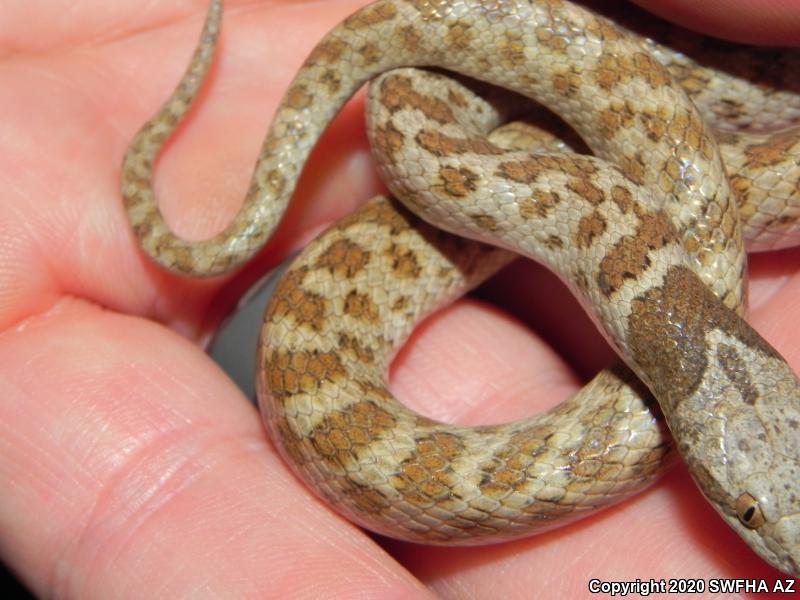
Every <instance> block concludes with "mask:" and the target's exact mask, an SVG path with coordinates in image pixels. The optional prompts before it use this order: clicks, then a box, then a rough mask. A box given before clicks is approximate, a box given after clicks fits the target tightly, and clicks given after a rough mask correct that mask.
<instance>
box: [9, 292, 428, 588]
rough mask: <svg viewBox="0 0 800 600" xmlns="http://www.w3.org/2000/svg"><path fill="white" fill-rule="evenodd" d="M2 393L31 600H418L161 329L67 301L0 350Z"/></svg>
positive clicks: (235, 399) (16, 525) (236, 400)
mask: <svg viewBox="0 0 800 600" xmlns="http://www.w3.org/2000/svg"><path fill="white" fill-rule="evenodd" d="M0 382H2V391H1V392H0V396H1V397H2V398H3V402H2V403H0V439H3V440H4V451H3V453H2V456H0V473H1V474H2V480H3V482H4V486H3V487H4V490H5V491H4V493H3V495H2V498H0V530H2V531H3V535H2V536H0V539H2V551H3V553H4V556H5V557H6V558H7V560H9V562H10V563H11V565H12V566H13V568H14V569H15V570H16V571H17V572H18V573H20V574H21V575H22V576H23V577H24V579H25V581H26V582H27V583H28V584H29V585H30V586H31V588H32V589H33V590H34V592H35V593H37V594H39V595H42V596H53V595H55V596H65V597H82V598H83V597H86V598H92V597H101V598H103V597H117V596H119V595H120V594H125V595H129V596H133V597H144V596H150V595H154V596H158V597H188V596H192V595H194V594H196V593H197V592H198V591H199V589H202V590H204V591H203V592H202V593H204V594H208V595H214V596H229V597H246V596H249V595H253V594H259V595H267V596H270V597H285V596H292V597H295V596H298V595H310V596H313V595H318V594H319V593H321V592H322V590H323V589H324V592H325V593H326V594H331V595H333V596H341V597H346V596H348V595H352V593H353V592H354V591H358V593H361V594H371V595H376V596H379V597H417V596H420V595H424V593H423V591H422V590H421V588H420V586H419V584H418V582H416V581H415V580H414V579H413V578H412V577H411V576H409V574H408V573H407V572H406V571H404V570H403V569H401V568H399V567H398V565H396V564H395V563H394V561H392V560H391V559H390V558H389V557H388V556H387V555H386V554H384V553H383V552H381V551H380V550H379V548H378V547H377V546H376V545H375V544H374V543H372V542H371V541H370V540H369V539H368V538H367V537H366V536H364V535H363V534H362V533H361V532H359V531H358V530H357V529H356V528H354V527H353V526H351V525H349V524H347V523H346V522H345V521H343V520H341V519H339V518H338V517H336V516H335V515H334V514H333V513H332V512H331V511H330V510H329V509H327V508H325V507H324V506H323V505H322V504H321V503H319V502H316V501H315V500H314V499H313V498H312V497H311V496H310V494H309V492H308V491H307V490H306V489H305V488H304V487H302V486H301V485H300V484H299V483H298V482H297V481H296V480H295V479H294V478H293V477H292V476H291V474H290V473H289V472H288V471H287V470H286V469H285V467H284V465H283V464H282V463H281V462H280V461H279V460H278V458H277V456H276V455H275V453H274V452H273V450H272V448H271V447H270V446H269V444H268V442H267V440H266V437H265V435H264V432H263V429H262V427H261V426H260V423H259V419H258V416H257V414H256V413H255V411H254V409H253V407H252V406H251V405H250V404H249V403H248V402H247V401H246V400H245V399H244V398H243V397H242V396H241V394H239V393H238V391H237V390H236V389H235V388H234V387H233V384H232V383H231V382H230V381H229V380H228V379H227V378H226V377H224V376H223V375H222V373H221V372H220V371H219V370H218V369H216V368H215V367H214V366H213V364H212V363H211V362H210V360H209V359H208V358H207V357H206V356H205V355H203V354H202V353H201V352H200V351H198V350H197V349H196V348H195V347H194V346H193V345H191V344H190V343H188V342H187V341H185V340H183V339H182V338H180V337H179V336H177V335H175V334H174V333H172V332H170V331H168V330H167V329H165V328H163V327H161V326H158V325H155V324H152V323H149V322H147V321H144V320H142V319H139V318H135V317H126V316H120V315H116V314H113V313H110V312H107V311H103V310H102V309H100V308H98V307H95V306H91V305H89V304H87V303H86V302H84V301H79V300H69V299H65V300H63V301H62V302H60V303H59V304H58V305H57V306H56V307H54V308H53V309H52V310H51V311H48V312H47V313H45V314H42V315H40V316H37V317H34V318H31V319H29V320H28V321H26V323H25V324H24V326H22V327H19V328H17V329H16V330H14V331H9V332H7V333H6V334H5V335H4V336H2V338H0ZM323 582H324V584H323ZM320 586H323V587H320Z"/></svg>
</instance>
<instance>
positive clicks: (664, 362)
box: [121, 0, 800, 575]
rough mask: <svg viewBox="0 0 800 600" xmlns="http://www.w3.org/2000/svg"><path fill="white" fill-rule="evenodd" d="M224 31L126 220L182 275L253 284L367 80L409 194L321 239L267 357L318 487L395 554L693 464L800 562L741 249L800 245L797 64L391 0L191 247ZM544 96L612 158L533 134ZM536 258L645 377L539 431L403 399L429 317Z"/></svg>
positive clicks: (282, 307)
mask: <svg viewBox="0 0 800 600" xmlns="http://www.w3.org/2000/svg"><path fill="white" fill-rule="evenodd" d="M221 15H222V2H221V1H220V0H212V2H211V3H210V8H209V12H208V15H207V18H206V21H205V24H204V28H203V31H202V33H201V37H200V42H199V44H198V46H197V48H196V50H195V53H194V56H193V58H192V60H191V62H190V65H189V67H188V69H187V71H186V73H185V74H184V76H183V79H182V80H181V82H180V83H179V85H178V87H177V88H176V90H175V91H174V93H173V95H172V96H171V97H170V98H169V100H168V101H167V102H166V104H165V105H164V106H163V107H162V108H161V109H160V110H159V111H158V112H157V113H156V114H155V116H154V117H152V118H151V119H150V120H149V121H148V122H147V123H146V124H145V125H144V126H143V127H142V129H141V130H140V131H139V133H138V134H137V135H136V136H135V137H134V139H133V140H132V142H131V143H130V146H129V148H128V151H127V153H126V155H125V158H124V162H123V165H122V174H121V190H122V196H123V199H124V207H125V211H126V214H127V218H128V220H129V222H130V224H131V228H132V232H133V235H134V236H135V238H136V240H137V241H138V243H139V245H140V246H141V248H142V249H143V251H144V253H145V254H146V255H148V256H149V257H150V258H152V259H153V260H154V261H155V262H156V263H157V264H158V265H160V266H161V267H164V268H166V269H168V270H170V271H172V272H174V273H177V274H180V275H185V276H213V275H219V274H223V273H226V272H229V271H231V270H233V269H235V268H237V267H239V266H240V265H242V264H243V263H245V262H246V261H247V260H249V259H250V258H251V257H252V256H254V255H255V254H256V253H257V252H258V251H259V250H260V249H261V248H262V247H263V246H264V244H265V243H266V241H267V240H268V239H269V238H270V236H271V235H272V233H273V231H274V230H275V228H276V227H277V225H278V223H279V221H280V219H281V216H282V214H283V212H284V211H285V208H286V206H287V204H288V202H289V200H290V199H291V196H292V194H293V191H294V188H295V184H296V182H297V179H298V177H299V175H300V173H301V171H302V169H303V167H304V165H305V162H306V159H307V157H308V154H309V153H310V151H311V149H312V148H313V147H314V145H315V144H316V142H317V140H318V139H319V137H320V136H321V135H322V133H323V132H324V130H325V128H326V127H327V126H328V124H329V123H330V122H331V120H332V119H333V118H334V117H335V115H336V114H337V113H338V111H339V110H340V109H341V107H342V106H343V105H344V103H345V102H346V101H347V100H348V99H349V98H350V97H351V96H352V95H353V94H354V93H355V92H356V91H357V90H358V89H359V88H361V87H362V85H364V84H365V83H367V82H370V90H369V95H368V100H367V119H368V136H369V139H370V142H371V145H372V147H373V154H374V156H375V160H376V164H377V168H378V171H379V173H380V174H381V177H382V179H383V180H384V182H385V183H386V185H387V187H388V188H389V190H390V191H391V193H392V195H393V198H387V197H378V198H375V199H373V200H371V201H369V202H367V203H366V204H365V205H364V206H363V207H362V208H360V209H358V210H356V211H355V212H354V213H352V214H350V215H348V216H346V217H345V218H343V219H342V220H341V221H339V222H338V223H336V224H335V225H334V226H332V227H331V228H330V229H329V230H328V231H326V232H325V233H324V234H323V235H321V236H320V237H319V238H318V239H317V240H315V241H314V242H312V243H311V244H309V245H308V246H307V247H306V248H305V249H304V250H303V252H302V253H301V254H300V256H299V257H298V258H297V259H296V260H295V262H294V263H293V264H292V266H291V267H290V268H289V270H288V271H287V273H286V274H285V276H284V277H283V279H282V280H281V282H280V283H279V284H278V286H277V289H276V291H275V293H274V295H273V298H272V300H271V302H270V305H269V307H268V309H267V311H266V315H265V317H264V324H263V327H262V331H261V337H260V341H259V347H258V353H257V359H256V360H257V382H256V383H257V390H258V398H259V404H260V408H261V412H262V416H263V420H264V423H265V425H266V429H267V430H268V433H269V434H270V437H271V438H272V440H273V442H274V443H275V445H276V447H277V448H278V450H279V452H280V453H281V454H282V456H283V457H284V458H285V459H286V461H287V463H288V465H289V466H290V467H291V469H292V470H293V471H294V473H295V474H296V475H297V476H298V477H299V478H300V479H301V480H302V481H303V482H305V484H307V485H308V486H309V488H310V489H311V490H313V491H314V493H315V494H316V495H317V496H318V497H319V498H321V499H323V500H324V501H326V502H327V503H329V504H330V505H331V506H332V507H333V508H334V509H335V510H336V511H338V512H339V513H340V514H341V515H343V516H344V517H346V518H348V519H350V520H351V521H353V522H354V523H356V524H358V525H360V526H363V527H365V528H368V529H370V530H372V531H375V532H377V533H380V534H383V535H387V536H390V537H394V538H397V539H401V540H406V541H412V542H419V543H429V544H440V545H475V544H486V543H494V542H501V541H505V540H510V539H514V538H518V537H522V536H527V535H531V534H533V533H536V532H539V531H544V530H547V529H551V528H553V527H557V526H561V525H563V524H565V523H568V522H571V521H573V520H575V519H577V518H580V517H583V516H585V515H587V514H591V513H593V512H594V511H596V510H598V509H600V508H602V507H604V506H608V505H610V504H613V503H615V502H619V501H620V500H622V499H623V498H626V497H628V496H629V495H631V494H633V493H635V492H637V491H639V490H641V489H643V488H644V487H646V486H647V485H649V484H650V483H651V482H652V481H654V480H655V479H656V478H657V477H658V476H659V475H660V474H661V473H663V471H664V469H665V468H666V466H667V465H668V464H670V463H671V462H674V461H673V460H672V459H673V457H674V456H675V455H676V454H677V455H678V456H680V458H681V459H682V460H683V462H684V463H685V464H686V466H687V467H688V469H689V471H690V473H691V474H692V477H693V478H694V480H695V481H696V483H697V484H698V486H699V487H700V489H701V491H702V493H703V495H704V496H705V498H706V499H707V500H708V501H709V502H710V503H711V504H712V505H713V506H714V508H715V509H716V511H717V512H718V513H719V514H720V516H721V517H722V518H723V519H724V520H725V521H726V522H727V523H728V524H729V525H730V526H731V527H732V528H733V529H734V530H735V531H736V532H737V533H738V534H739V535H740V537H741V538H742V539H743V540H744V541H745V542H746V544H748V545H749V546H750V547H751V548H752V549H753V550H754V551H755V553H756V554H758V555H759V556H760V557H761V558H762V559H764V560H765V561H767V562H768V563H770V564H771V565H773V566H775V567H777V568H778V569H781V570H782V571H784V572H786V573H791V574H794V575H797V574H798V573H800V381H798V378H797V375H796V374H795V373H794V372H793V371H792V369H791V368H790V366H789V365H788V364H787V363H786V361H785V359H784V358H783V357H781V355H780V354H779V353H778V352H777V351H776V350H775V349H774V348H772V346H770V345H769V343H768V342H767V341H765V340H764V339H763V338H762V337H761V336H760V335H759V334H758V333H757V332H756V331H754V330H753V329H752V328H751V327H750V326H749V325H748V324H747V322H746V321H745V320H744V318H743V316H742V315H743V312H744V307H745V303H746V298H745V280H746V255H745V250H744V245H745V240H746V241H747V244H748V246H749V247H751V248H754V249H770V248H777V247H784V246H788V245H791V244H795V243H797V238H798V237H800V236H798V220H800V219H798V217H800V200H799V198H800V184H798V180H800V159H798V156H799V155H800V128H798V123H800V83H798V81H800V80H798V79H797V75H796V73H797V72H798V70H797V68H796V67H797V66H800V54H798V52H796V51H791V50H785V51H781V52H777V53H776V51H773V50H766V49H764V50H758V49H752V50H742V49H741V48H740V47H739V46H732V45H728V44H727V43H724V42H715V41H710V40H707V39H706V38H699V37H698V36H694V35H693V34H685V35H682V34H678V33H674V31H673V30H672V29H670V28H668V27H667V26H665V25H656V26H653V28H652V29H651V30H648V32H647V34H646V35H643V34H639V33H637V32H635V31H634V30H633V28H632V27H631V25H630V23H625V22H624V21H625V19H624V18H623V19H622V22H615V21H613V20H611V19H610V18H609V17H608V16H606V15H602V14H599V13H597V12H594V11H592V10H589V9H587V8H585V7H582V6H579V5H577V4H573V3H572V2H569V1H567V0H378V1H376V2H373V3H371V4H368V5H366V6H365V7H363V8H361V9H360V10H358V11H356V12H355V13H353V14H352V15H351V16H349V17H348V18H346V19H345V20H344V21H342V22H341V23H340V24H339V25H337V26H336V27H334V28H333V29H332V30H331V31H330V32H329V33H328V34H327V35H326V36H325V37H324V38H323V39H322V40H321V41H320V42H319V43H318V44H317V45H316V46H315V48H314V49H313V50H312V52H311V54H310V55H309V57H308V58H307V59H306V61H305V63H304V64H303V65H302V67H301V68H300V69H299V70H298V71H297V73H296V74H295V76H294V79H293V80H292V82H291V84H290V85H289V87H288V89H287V91H286V93H285V95H284V97H283V100H282V102H281V104H280V105H279V107H278V109H277V111H276V113H275V115H274V117H273V120H272V123H271V125H270V128H269V132H268V134H267V136H266V139H265V141H264V142H263V145H262V149H261V151H260V154H259V157H258V160H257V163H256V167H255V169H254V172H253V176H252V180H251V184H250V187H249V189H248V191H247V194H246V197H245V199H244V202H243V205H242V208H241V209H240V211H239V212H238V214H237V215H236V216H235V217H234V219H233V221H232V222H231V223H230V225H228V226H227V228H225V229H224V230H223V231H222V232H221V233H219V234H218V235H216V236H214V237H212V238H209V239H207V240H200V241H187V240H184V239H182V238H180V237H178V236H177V235H175V234H174V233H173V232H172V231H171V230H170V229H169V227H168V225H167V224H166V223H165V221H164V219H163V217H162V215H161V213H160V211H159V208H158V202H157V199H156V198H155V195H154V192H153V184H152V181H153V168H154V164H155V160H156V158H157V156H158V154H159V152H160V150H161V147H162V146H163V144H164V143H165V141H166V140H167V139H168V138H169V137H170V136H171V135H172V133H173V132H174V131H175V130H176V128H177V127H178V126H179V124H180V123H181V120H182V119H183V117H184V115H185V114H186V113H187V111H188V110H189V108H190V107H191V105H192V103H193V101H194V100H195V98H196V96H197V94H198V90H199V89H200V87H201V85H202V83H203V80H204V78H205V75H206V73H207V72H208V69H209V66H210V64H211V63H212V60H213V55H214V49H215V47H216V43H217V39H218V36H219V31H220V23H221ZM665 40H666V41H665ZM675 40H677V41H676V42H675V43H676V44H677V45H676V47H674V48H673V47H671V46H670V45H669V42H673V41H675ZM682 44H683V45H682ZM690 47H692V48H697V49H699V50H698V52H697V53H692V52H691V51H687V49H688V48H690ZM732 47H735V48H736V55H735V56H736V58H735V59H733V56H734V53H733V51H732V50H731V48H732ZM708 57H710V58H708ZM412 67H425V68H426V69H427V70H420V69H414V68H412ZM430 69H433V70H430ZM445 73H447V75H446V74H445ZM450 73H456V74H458V77H457V78H455V79H453V78H451V77H449V76H448V75H449V74H450ZM754 75H755V76H754ZM491 86H497V87H499V88H502V89H503V90H508V92H499V91H496V89H495V87H491ZM521 98H525V99H530V100H532V101H534V102H536V103H538V105H539V106H540V107H545V109H546V110H547V111H548V112H550V111H552V113H555V114H556V115H558V117H560V118H562V119H563V120H564V122H566V123H567V124H568V126H569V127H570V128H571V130H572V131H574V132H575V133H576V134H577V137H578V142H577V145H578V146H580V145H581V144H585V145H586V146H587V147H588V149H589V151H590V152H591V154H584V153H580V152H575V151H573V150H572V149H571V148H570V147H569V142H566V141H564V140H562V139H561V138H560V137H557V136H554V135H553V134H552V133H551V132H550V130H549V126H548V127H544V128H543V127H541V126H537V125H536V124H534V123H531V122H530V121H526V120H515V119H516V118H517V117H518V116H519V114H518V111H519V105H520V104H521V100H520V99H521ZM537 110H538V109H537ZM509 120H510V122H509ZM568 137H569V136H568ZM728 173H730V176H728ZM518 254H521V255H523V256H525V257H528V258H532V259H534V260H537V261H539V262H541V263H544V264H545V265H546V266H547V267H549V268H550V269H552V270H553V271H554V272H556V273H557V274H558V275H559V276H560V277H561V278H562V279H563V280H564V281H565V282H566V284H567V285H568V286H569V288H570V289H571V290H572V291H573V292H574V293H575V295H576V296H577V297H578V298H579V299H580V301H581V303H582V304H583V306H584V307H585V308H586V310H587V312H588V313H589V314H590V315H591V317H592V319H593V320H594V322H595V323H596V324H597V326H598V328H599V329H600V331H601V332H602V333H603V335H604V336H605V338H606V339H607V340H608V342H609V343H610V344H611V345H612V347H613V348H614V349H615V350H616V351H617V353H618V354H619V356H620V358H621V360H622V362H620V363H618V364H615V365H612V366H611V367H609V368H608V369H606V370H604V371H601V372H600V373H599V374H598V375H597V376H596V377H595V378H594V379H593V380H592V381H590V382H589V383H588V384H587V385H586V386H585V387H584V388H583V389H582V390H581V391H580V392H579V393H578V394H576V395H575V396H574V397H572V398H570V399H568V400H566V401H565V402H563V403H562V404H560V405H559V406H557V407H555V408H554V409H552V410H550V411H548V412H546V413H544V414H542V415H537V416H534V417H531V418H528V419H524V420H522V421H519V422H514V423H506V424H500V425H490V426H489V425H487V426H478V427H462V426H454V425H450V424H445V423H440V422H437V421H435V420H432V419H430V418H427V417H424V416H421V415H418V414H416V413H414V412H412V411H410V410H409V409H407V408H405V407H404V406H403V405H402V404H401V403H399V402H398V401H397V400H396V399H395V398H394V396H393V395H392V393H391V392H390V390H389V386H388V381H387V372H388V369H389V366H390V364H391V361H392V359H393V357H394V356H395V355H396V353H397V351H398V350H399V348H401V347H402V345H403V343H404V342H405V340H406V339H407V338H408V336H409V335H410V334H411V332H412V331H413V329H414V328H415V326H416V325H417V324H418V323H419V322H420V321H422V320H423V319H425V318H426V317H427V316H429V315H430V314H432V313H433V312H435V311H437V310H439V309H440V308H441V307H443V306H445V305H447V304H448V303H450V302H452V301H454V300H455V299H456V298H458V297H460V296H461V295H463V294H465V293H467V292H468V291H469V290H471V289H473V288H474V287H476V286H477V285H479V284H480V283H481V282H483V281H484V280H486V279H487V278H488V277H490V276H491V275H492V274H494V273H495V272H497V270H499V269H500V268H502V267H503V266H504V265H506V264H508V263H509V262H510V261H511V260H512V259H513V258H514V257H515V256H517V255H518ZM670 436H671V438H672V439H674V448H676V449H677V452H675V451H674V450H673V445H672V444H673V443H672V442H671V440H670Z"/></svg>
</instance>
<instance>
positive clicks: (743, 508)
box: [714, 354, 800, 576]
mask: <svg viewBox="0 0 800 600" xmlns="http://www.w3.org/2000/svg"><path fill="white" fill-rule="evenodd" d="M748 359H749V361H748V362H749V366H750V368H752V369H759V367H760V369H759V371H760V376H761V377H760V378H759V379H760V380H761V381H763V382H765V383H763V384H761V383H759V384H755V385H754V394H753V396H752V397H751V398H749V399H744V400H742V401H741V402H735V401H733V400H731V399H729V400H728V401H727V402H724V403H721V404H720V405H718V408H719V409H720V412H722V411H723V410H725V409H726V408H727V413H728V414H727V415H725V416H726V419H725V424H724V425H722V437H721V440H720V441H721V442H722V444H721V448H724V459H723V461H722V462H721V463H719V464H718V465H717V467H716V468H717V474H718V475H719V479H718V483H719V484H720V488H718V489H720V491H721V492H722V495H723V496H724V499H722V498H720V502H715V503H714V504H715V506H716V508H717V510H719V512H720V513H721V514H722V515H723V516H724V517H725V519H726V520H727V521H728V523H729V524H730V525H731V526H732V527H733V528H734V529H735V530H736V531H737V532H738V533H739V535H741V536H742V538H744V539H745V541H747V542H748V543H749V544H750V546H751V547H752V548H753V549H754V550H755V551H756V552H757V553H758V554H759V555H760V556H761V557H763V558H764V559H765V560H766V561H767V562H769V563H770V564H772V565H773V566H775V567H777V568H778V569H780V570H781V571H784V572H785V573H789V574H792V575H795V576H797V575H800V382H798V379H797V377H796V376H795V375H794V373H792V371H791V369H789V367H788V366H787V365H786V363H783V362H782V361H780V362H779V361H777V360H776V359H774V358H773V357H764V356H760V357H759V356H757V355H755V354H754V355H751V356H749V357H748ZM754 379H755V378H754ZM755 386H757V387H755ZM723 407H725V408H723ZM720 422H722V420H721V419H720Z"/></svg>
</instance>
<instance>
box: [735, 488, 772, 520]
mask: <svg viewBox="0 0 800 600" xmlns="http://www.w3.org/2000/svg"><path fill="white" fill-rule="evenodd" d="M736 516H738V517H739V521H741V523H742V525H744V526H745V527H748V528H750V529H758V528H759V527H761V526H762V525H763V524H764V523H766V521H767V520H766V519H765V518H764V513H763V512H761V507H760V506H759V505H758V500H756V499H755V498H753V496H751V495H750V494H748V493H747V492H745V493H744V494H742V495H741V496H739V497H738V498H737V499H736Z"/></svg>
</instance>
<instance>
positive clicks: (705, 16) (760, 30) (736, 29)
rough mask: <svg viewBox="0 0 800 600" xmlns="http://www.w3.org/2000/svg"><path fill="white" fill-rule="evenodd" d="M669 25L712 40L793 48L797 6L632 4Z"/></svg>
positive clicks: (787, 1)
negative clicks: (718, 38)
mask: <svg viewBox="0 0 800 600" xmlns="http://www.w3.org/2000/svg"><path fill="white" fill-rule="evenodd" d="M634 2H636V4H638V5H639V6H641V7H642V8H645V9H647V10H648V11H650V12H652V13H654V14H656V15H659V16H660V17H663V18H664V19H667V20H669V21H672V22H673V23H677V24H678V25H682V26H684V27H687V28H689V29H693V30H695V31H700V32H702V33H706V34H708V35H711V36H714V37H720V38H724V39H728V40H732V41H736V42H743V43H749V44H763V45H769V46H790V47H792V46H797V45H798V43H799V42H798V38H797V32H798V31H799V30H800V6H798V4H797V2H794V0H737V1H736V2H731V1H730V0H707V1H705V2H696V1H695V0H634Z"/></svg>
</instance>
